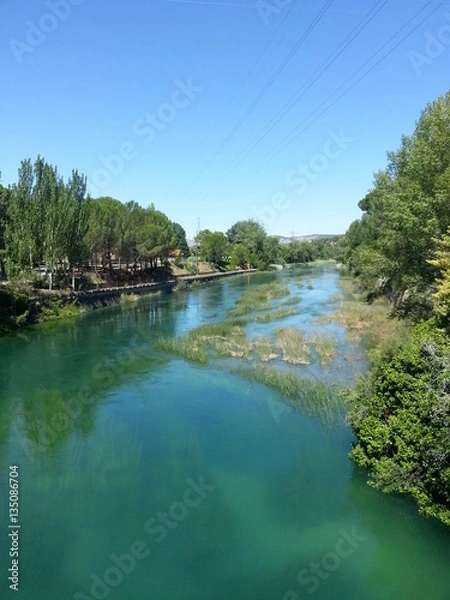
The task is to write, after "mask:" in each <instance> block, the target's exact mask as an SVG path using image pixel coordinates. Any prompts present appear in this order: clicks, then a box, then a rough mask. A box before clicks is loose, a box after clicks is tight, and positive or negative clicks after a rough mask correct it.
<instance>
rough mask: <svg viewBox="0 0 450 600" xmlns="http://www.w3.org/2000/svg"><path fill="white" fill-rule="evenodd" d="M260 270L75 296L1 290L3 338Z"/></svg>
mask: <svg viewBox="0 0 450 600" xmlns="http://www.w3.org/2000/svg"><path fill="white" fill-rule="evenodd" d="M255 271H257V269H246V270H245V269H237V270H234V271H213V272H210V273H201V274H199V275H181V276H172V277H169V278H167V279H166V280H163V281H157V282H149V283H138V284H135V285H126V286H116V287H105V288H101V289H92V290H85V291H81V292H72V291H64V290H53V291H49V290H36V289H32V288H31V287H29V286H26V285H22V286H20V287H17V286H16V287H15V288H13V289H11V288H10V287H9V286H8V285H5V284H3V285H2V286H1V287H0V335H1V334H5V333H11V332H13V331H15V330H17V329H20V328H22V327H26V326H31V325H35V324H37V323H43V322H46V321H53V320H56V319H66V318H73V317H76V316H78V315H79V314H81V313H82V312H85V311H86V310H90V309H95V308H100V307H104V306H109V305H112V304H118V303H119V302H120V301H121V299H122V298H123V297H126V296H130V297H131V296H140V295H147V294H154V293H157V292H168V293H169V292H172V291H174V290H177V289H180V288H188V287H191V286H193V285H196V284H200V285H201V284H204V283H208V282H211V281H216V280H218V279H222V278H224V277H230V276H234V275H242V274H249V273H254V272H255Z"/></svg>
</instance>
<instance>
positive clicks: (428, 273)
mask: <svg viewBox="0 0 450 600" xmlns="http://www.w3.org/2000/svg"><path fill="white" fill-rule="evenodd" d="M388 161H389V162H388V166H387V168H386V169H385V171H383V172H380V173H377V174H376V175H375V181H374V187H373V189H372V190H371V191H370V192H369V193H368V194H367V195H366V197H365V198H364V199H363V200H361V202H360V203H359V206H360V208H361V210H362V211H363V212H364V215H363V217H362V219H361V221H360V225H359V226H358V225H356V224H352V225H351V227H350V228H349V231H348V232H347V234H346V242H345V243H344V242H343V243H342V246H341V248H343V256H344V258H345V259H346V260H347V263H348V264H349V266H350V267H351V268H353V270H354V271H355V273H358V274H359V275H360V276H361V282H362V283H363V285H364V286H365V287H366V289H368V291H369V292H387V293H389V294H390V295H391V297H393V298H394V300H395V302H396V304H397V308H398V310H400V311H404V312H405V311H406V312H407V313H409V314H411V315H412V316H414V317H415V318H417V319H419V318H423V317H424V316H427V315H429V314H430V311H431V307H432V304H431V302H430V297H429V288H430V285H431V284H432V283H433V281H434V276H435V269H434V266H433V265H432V264H431V263H430V262H429V259H430V258H431V255H432V251H433V242H432V239H433V238H436V237H440V236H442V235H443V234H444V233H445V232H446V231H447V229H448V227H449V226H450V211H449V210H448V198H449V197H450V92H448V93H447V94H446V95H445V96H442V97H440V98H438V100H436V101H435V102H432V103H430V104H428V105H427V106H426V108H425V109H424V111H423V112H422V114H421V116H420V118H419V120H418V122H417V123H416V128H415V131H414V133H413V134H412V135H411V136H404V137H403V138H402V141H401V145H400V148H399V149H398V150H397V151H396V152H390V153H388Z"/></svg>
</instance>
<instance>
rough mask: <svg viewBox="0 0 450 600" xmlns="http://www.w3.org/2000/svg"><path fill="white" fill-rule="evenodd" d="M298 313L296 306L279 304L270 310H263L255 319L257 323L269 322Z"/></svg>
mask: <svg viewBox="0 0 450 600" xmlns="http://www.w3.org/2000/svg"><path fill="white" fill-rule="evenodd" d="M296 314H298V310H297V309H296V308H287V307H284V306H280V308H277V309H276V310H272V311H270V312H265V313H262V314H260V315H258V316H257V317H256V321H257V322H258V323H269V322H270V321H275V320H277V319H285V318H286V317H291V316H292V315H296Z"/></svg>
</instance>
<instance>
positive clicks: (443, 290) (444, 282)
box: [428, 228, 450, 328]
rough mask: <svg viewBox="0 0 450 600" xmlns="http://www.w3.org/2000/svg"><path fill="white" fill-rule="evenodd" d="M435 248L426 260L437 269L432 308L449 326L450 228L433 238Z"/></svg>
mask: <svg viewBox="0 0 450 600" xmlns="http://www.w3.org/2000/svg"><path fill="white" fill-rule="evenodd" d="M433 242H434V243H435V245H436V249H435V251H434V253H433V258H432V259H430V260H429V261H428V262H429V263H430V265H433V266H434V267H436V268H437V269H438V270H439V276H438V277H437V280H436V286H437V289H436V292H435V294H434V295H433V298H434V300H435V306H434V310H435V313H436V314H437V316H438V317H439V318H440V319H441V320H442V321H443V323H444V324H445V325H446V327H447V328H448V327H450V228H449V229H448V231H447V234H445V235H443V236H442V238H439V239H437V238H434V239H433Z"/></svg>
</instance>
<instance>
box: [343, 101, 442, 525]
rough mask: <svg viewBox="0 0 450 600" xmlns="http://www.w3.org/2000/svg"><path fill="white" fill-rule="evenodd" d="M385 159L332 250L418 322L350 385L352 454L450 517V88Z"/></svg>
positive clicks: (371, 290)
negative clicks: (402, 340) (404, 338)
mask: <svg viewBox="0 0 450 600" xmlns="http://www.w3.org/2000/svg"><path fill="white" fill-rule="evenodd" d="M388 158H389V164H388V167H387V169H386V170H385V171H383V172H380V173H377V174H376V176H375V185H374V188H373V189H372V190H371V191H370V192H369V193H368V194H367V196H366V197H365V198H364V199H363V200H361V202H360V203H359V207H360V208H361V209H362V211H363V216H362V217H361V219H360V220H358V221H355V222H353V223H352V224H351V225H350V227H349V229H348V231H347V233H346V234H345V236H344V237H343V238H342V239H341V240H339V242H338V252H339V255H340V258H341V260H342V261H343V262H344V263H346V264H347V265H348V266H349V268H350V269H351V270H352V271H353V273H354V274H355V275H357V277H358V280H359V284H360V286H361V288H362V289H363V290H365V292H366V294H367V297H368V299H369V300H370V299H371V298H373V297H374V296H375V295H378V294H386V295H387V296H388V297H389V298H391V300H392V301H393V307H394V311H393V312H394V314H396V315H397V317H401V318H409V319H411V320H412V321H413V322H414V321H415V322H419V321H422V323H421V324H418V325H416V327H415V329H414V330H413V333H412V336H411V339H410V340H409V341H407V342H405V343H403V344H402V345H401V346H400V347H399V348H397V349H396V350H394V351H393V350H392V349H391V350H385V351H384V352H383V351H381V352H379V353H378V355H377V358H376V359H375V362H374V365H373V366H372V369H371V371H370V372H369V374H368V376H367V377H366V378H363V379H362V380H361V381H360V382H359V384H358V385H357V387H356V389H355V390H354V391H353V392H351V393H350V400H351V416H350V420H351V424H352V427H353V430H354V432H355V434H356V436H357V438H358V443H357V445H356V446H355V447H354V448H353V450H352V452H351V456H352V458H353V459H354V460H355V461H356V462H357V463H358V464H359V465H361V466H363V467H366V468H368V469H369V472H370V477H371V483H372V484H373V485H375V486H376V487H378V488H380V489H383V490H385V491H392V492H402V493H409V494H411V495H412V496H414V498H416V500H417V502H418V505H419V508H420V509H421V511H423V513H424V514H426V515H433V516H436V517H437V518H439V519H441V520H442V521H443V522H445V523H446V524H448V525H450V339H449V331H450V326H449V324H450V230H449V226H450V205H449V203H450V93H447V94H446V95H445V96H443V97H441V98H439V99H438V100H437V101H435V102H433V103H431V104H429V105H428V106H427V107H426V108H425V110H424V111H423V113H422V115H421V117H420V119H419V121H418V122H417V125H416V129H415V131H414V133H413V134H412V135H411V136H409V137H404V138H403V139H402V144H401V147H400V148H399V150H397V152H393V153H389V154H388Z"/></svg>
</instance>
